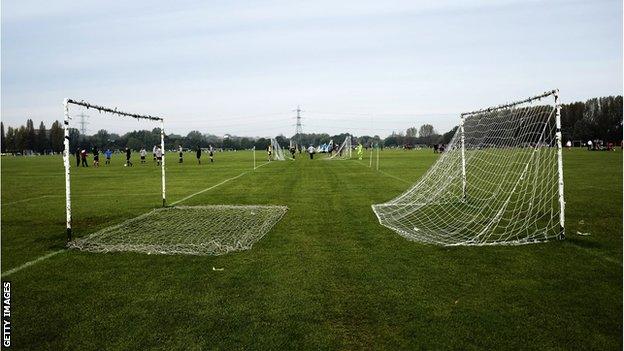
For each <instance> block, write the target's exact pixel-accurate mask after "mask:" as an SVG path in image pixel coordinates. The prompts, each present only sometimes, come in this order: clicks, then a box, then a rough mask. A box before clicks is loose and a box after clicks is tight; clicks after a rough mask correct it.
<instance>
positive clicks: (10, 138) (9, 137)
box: [4, 127, 15, 152]
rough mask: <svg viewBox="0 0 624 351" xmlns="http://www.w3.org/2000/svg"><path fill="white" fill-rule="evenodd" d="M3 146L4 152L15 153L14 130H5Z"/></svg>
mask: <svg viewBox="0 0 624 351" xmlns="http://www.w3.org/2000/svg"><path fill="white" fill-rule="evenodd" d="M5 144H6V146H5V147H4V150H5V152H15V129H13V127H9V128H7V133H6V138H5Z"/></svg>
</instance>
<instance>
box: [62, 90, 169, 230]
mask: <svg viewBox="0 0 624 351" xmlns="http://www.w3.org/2000/svg"><path fill="white" fill-rule="evenodd" d="M70 105H75V106H81V107H84V108H86V109H93V110H96V111H98V112H100V113H102V112H104V113H108V114H112V115H117V116H122V117H130V118H134V119H137V120H151V121H156V122H159V123H160V148H161V150H162V151H163V158H162V162H161V167H160V169H161V184H162V206H163V207H164V206H165V205H166V202H167V200H166V188H165V184H166V182H165V157H164V151H165V124H164V123H165V122H164V119H163V118H161V117H154V116H150V115H140V114H136V113H128V112H123V111H119V110H118V109H117V108H109V107H105V106H98V105H94V104H91V103H88V102H85V101H82V100H81V101H77V100H73V99H65V100H64V101H63V109H64V111H65V113H64V114H65V118H64V121H63V128H64V145H63V146H64V150H63V165H64V168H65V213H66V231H67V241H68V242H71V241H72V210H71V181H70V168H71V166H70V164H71V162H70V152H71V151H70V145H69V130H70V128H71V125H70V121H71V120H72V117H71V115H70V113H69V106H70Z"/></svg>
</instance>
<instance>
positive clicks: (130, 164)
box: [124, 147, 132, 167]
mask: <svg viewBox="0 0 624 351" xmlns="http://www.w3.org/2000/svg"><path fill="white" fill-rule="evenodd" d="M131 156H132V150H130V148H128V147H126V164H125V165H124V166H131V167H132V161H130V157H131Z"/></svg>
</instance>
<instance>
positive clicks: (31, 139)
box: [23, 118, 37, 150]
mask: <svg viewBox="0 0 624 351" xmlns="http://www.w3.org/2000/svg"><path fill="white" fill-rule="evenodd" d="M36 148H37V133H36V132H35V124H34V123H33V120H32V119H30V118H29V119H28V120H26V130H25V131H24V146H23V150H35V149H36Z"/></svg>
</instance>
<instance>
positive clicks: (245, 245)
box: [69, 205, 288, 255]
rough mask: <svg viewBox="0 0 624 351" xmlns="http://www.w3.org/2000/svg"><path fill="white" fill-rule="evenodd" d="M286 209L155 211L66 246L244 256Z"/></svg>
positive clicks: (184, 208)
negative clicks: (232, 253) (241, 254)
mask: <svg viewBox="0 0 624 351" xmlns="http://www.w3.org/2000/svg"><path fill="white" fill-rule="evenodd" d="M287 210H288V208H287V207H286V206H235V205H208V206H176V207H165V208H159V209H155V210H153V211H151V212H148V213H146V214H143V215H141V216H138V217H135V218H132V219H129V220H127V221H125V222H123V223H120V224H118V225H114V226H111V227H107V228H104V229H102V230H100V231H98V232H95V233H93V234H91V235H89V236H87V237H84V238H78V239H75V240H73V241H72V242H70V243H69V247H70V248H75V249H80V250H84V251H91V252H111V251H134V252H143V253H148V254H186V255H222V254H226V253H229V252H232V251H241V250H247V249H250V248H251V247H252V245H253V244H254V243H256V242H257V241H259V240H260V239H261V238H262V237H263V236H264V235H265V234H266V233H267V232H268V231H269V230H271V228H272V227H273V226H274V225H275V224H276V223H277V222H279V220H280V219H281V218H282V216H284V214H285V213H286V211H287Z"/></svg>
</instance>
